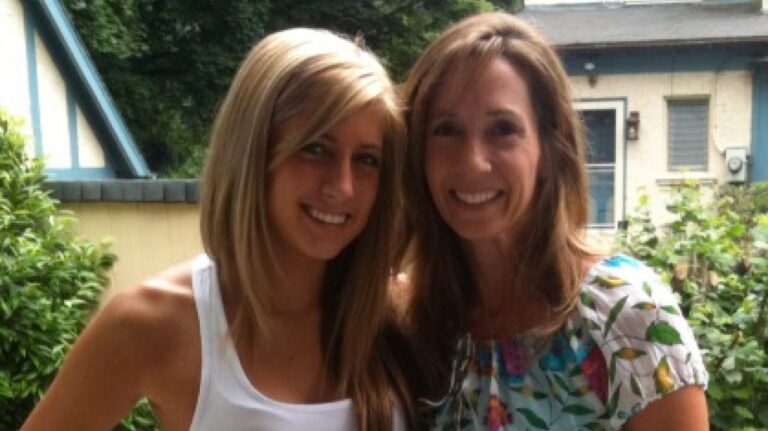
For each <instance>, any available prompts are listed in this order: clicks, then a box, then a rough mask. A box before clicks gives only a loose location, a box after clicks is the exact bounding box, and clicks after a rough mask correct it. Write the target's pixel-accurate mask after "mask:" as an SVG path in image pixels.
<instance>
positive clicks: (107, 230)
mask: <svg viewBox="0 0 768 431" xmlns="http://www.w3.org/2000/svg"><path fill="white" fill-rule="evenodd" d="M62 209H66V210H71V211H73V212H74V213H75V217H76V218H77V220H78V221H77V222H76V224H75V229H76V230H77V231H78V232H79V233H80V234H81V235H82V236H83V237H85V238H87V239H89V240H91V241H95V242H99V241H101V240H102V239H104V238H110V239H111V241H112V243H113V245H112V247H111V250H112V251H113V252H114V253H115V254H117V257H118V261H117V263H116V264H115V266H114V268H113V270H112V284H111V290H114V289H120V288H123V287H126V286H130V285H133V284H136V283H138V282H139V281H141V280H143V279H145V278H147V277H149V276H151V275H154V274H156V273H158V272H160V271H162V270H163V269H165V268H167V267H169V266H172V265H174V264H176V263H179V262H183V261H185V260H188V259H190V258H192V257H194V256H195V255H197V254H198V253H200V251H201V250H202V246H201V242H200V234H199V229H198V221H199V216H198V209H197V206H196V205H191V204H165V203H132V202H131V203H76V204H64V205H62Z"/></svg>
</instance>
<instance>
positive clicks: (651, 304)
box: [632, 302, 656, 310]
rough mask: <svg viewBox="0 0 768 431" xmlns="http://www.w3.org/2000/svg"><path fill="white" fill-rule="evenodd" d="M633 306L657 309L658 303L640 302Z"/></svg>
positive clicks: (640, 308) (639, 308)
mask: <svg viewBox="0 0 768 431" xmlns="http://www.w3.org/2000/svg"><path fill="white" fill-rule="evenodd" d="M632 308H634V309H636V310H655V309H656V304H654V303H652V302H638V303H637V304H635V305H633V306H632Z"/></svg>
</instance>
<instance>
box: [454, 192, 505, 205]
mask: <svg viewBox="0 0 768 431" xmlns="http://www.w3.org/2000/svg"><path fill="white" fill-rule="evenodd" d="M501 194H502V192H501V190H487V191H483V192H460V191H458V190H452V191H451V195H453V197H455V198H456V199H457V200H458V201H459V202H461V203H464V204H467V205H483V204H486V203H488V202H491V201H493V200H495V199H496V198H498V197H499V196H501Z"/></svg>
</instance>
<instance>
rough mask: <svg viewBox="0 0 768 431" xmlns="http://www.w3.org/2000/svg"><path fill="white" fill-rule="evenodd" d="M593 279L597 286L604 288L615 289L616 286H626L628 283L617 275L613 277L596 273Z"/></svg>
mask: <svg viewBox="0 0 768 431" xmlns="http://www.w3.org/2000/svg"><path fill="white" fill-rule="evenodd" d="M595 281H596V282H597V285H598V286H600V287H602V288H605V289H615V288H617V287H621V286H626V285H628V284H629V283H627V282H626V281H625V280H624V279H622V278H619V277H614V276H612V275H608V276H605V277H603V276H601V275H598V276H597V277H595Z"/></svg>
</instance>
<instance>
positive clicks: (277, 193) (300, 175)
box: [267, 104, 384, 261]
mask: <svg viewBox="0 0 768 431" xmlns="http://www.w3.org/2000/svg"><path fill="white" fill-rule="evenodd" d="M383 120H384V117H383V113H382V108H381V107H380V106H379V105H378V104H373V105H370V106H367V107H365V108H362V109H360V110H358V111H355V112H353V113H352V114H351V115H349V116H348V117H346V118H344V119H342V120H341V121H339V122H338V123H336V124H335V125H334V126H333V127H331V129H330V130H329V131H328V133H326V134H324V135H323V136H321V137H320V139H318V140H317V141H315V142H309V143H307V144H305V145H304V146H303V147H302V148H301V149H300V150H298V151H297V152H295V153H294V154H291V155H290V156H288V157H287V158H286V159H285V160H284V161H283V162H281V163H280V164H279V165H277V166H276V167H275V168H274V169H273V170H272V171H270V173H269V176H268V178H267V181H268V184H267V219H268V221H269V224H270V228H271V230H272V232H274V238H275V239H276V241H275V248H276V251H277V253H278V257H280V255H281V254H282V256H285V257H293V258H297V257H300V258H309V259H314V260H323V261H325V260H329V259H331V258H333V257H335V256H336V255H338V254H339V253H340V252H341V251H342V250H343V249H344V247H346V246H347V245H349V243H351V242H352V241H353V240H354V239H355V237H357V235H358V234H360V232H361V231H362V230H363V228H364V227H365V225H366V223H367V222H368V216H369V214H370V212H371V209H372V208H373V204H374V202H375V201H376V193H377V191H378V184H379V168H380V166H381V161H382V148H383V147H382V146H383V139H384V122H383ZM295 121H302V119H301V118H294V119H292V120H289V121H287V122H286V123H285V124H283V125H282V126H280V127H279V128H278V133H277V137H278V140H279V139H281V137H284V136H286V135H287V134H290V133H291V131H292V129H293V128H294V127H296V124H295Z"/></svg>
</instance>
